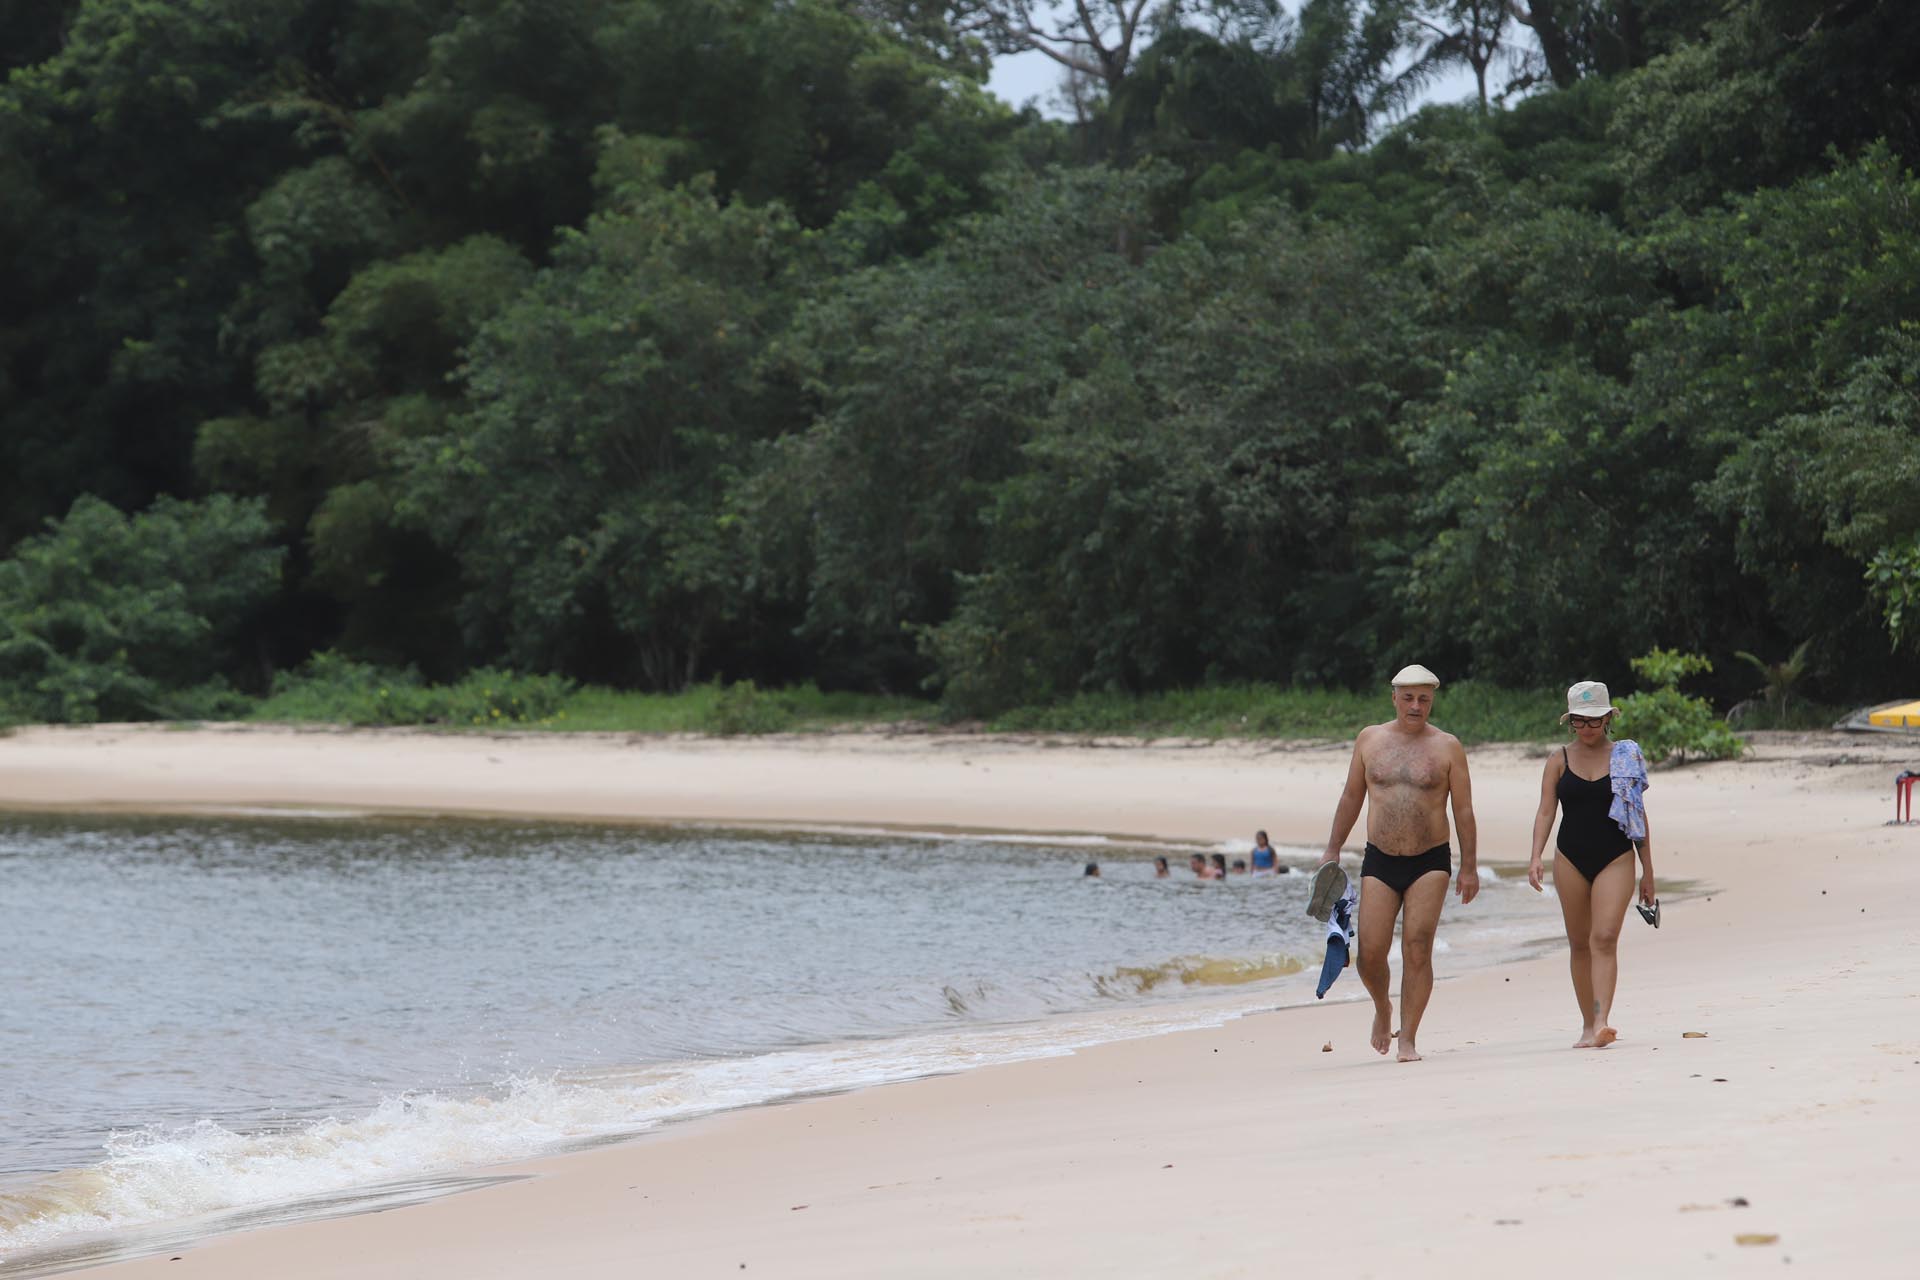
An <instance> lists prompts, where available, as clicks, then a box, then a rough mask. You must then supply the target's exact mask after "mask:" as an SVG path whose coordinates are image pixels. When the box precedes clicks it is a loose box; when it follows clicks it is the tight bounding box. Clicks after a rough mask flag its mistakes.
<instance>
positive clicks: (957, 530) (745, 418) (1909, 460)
mask: <svg viewBox="0 0 1920 1280" xmlns="http://www.w3.org/2000/svg"><path fill="white" fill-rule="evenodd" d="M1022 11H1023V6H1020V5H1017V4H1013V3H1004V2H1002V0H961V2H959V3H954V4H944V5H943V4H939V3H932V2H930V0H538V2H537V3H536V2H535V0H244V2H243V0H0V28H3V29H4V30H5V31H6V32H7V35H8V39H7V40H6V41H5V42H4V44H0V67H4V74H5V84H4V89H3V90H0V243H3V244H4V245H5V256H4V259H3V260H0V557H4V560H0V718H6V717H11V718H14V719H38V720H74V721H86V720H93V719H117V718H146V717H156V716H161V717H164V716H191V715H206V714H221V713H228V714H231V713H234V709H235V708H237V707H242V706H245V705H248V703H247V701H246V700H248V699H252V698H257V697H261V696H264V695H266V694H267V693H268V692H269V691H270V690H272V689H273V688H274V687H275V685H276V681H278V682H281V688H282V689H283V691H284V689H285V688H287V687H288V686H286V684H285V682H286V681H287V680H288V679H290V678H293V679H297V678H299V675H300V673H301V672H302V671H303V670H304V671H305V672H307V673H308V674H309V675H311V674H312V673H313V672H314V670H315V668H314V666H313V665H312V664H313V663H314V662H315V661H316V659H317V661H318V662H319V663H320V664H321V668H323V669H325V670H326V671H331V672H334V673H336V674H337V673H339V672H341V671H345V672H347V673H349V675H353V673H359V674H358V675H354V676H353V678H356V679H359V678H363V677H364V678H373V677H370V676H368V673H369V672H374V673H376V675H377V673H378V672H386V671H392V672H407V671H408V670H409V669H410V670H411V672H413V673H414V674H413V675H411V676H408V677H407V678H408V679H410V680H413V681H415V682H444V683H448V684H452V683H455V682H458V681H460V680H461V679H462V678H463V677H466V676H469V675H470V674H471V673H474V672H476V671H480V672H483V673H500V678H501V679H502V680H507V679H510V678H512V677H509V676H507V675H506V674H505V673H508V672H512V673H517V674H518V675H520V676H525V677H540V678H542V679H545V680H547V681H548V684H543V685H541V686H540V687H542V688H547V687H549V685H550V684H551V681H552V680H554V679H557V680H559V681H561V682H563V683H564V682H566V681H579V682H587V683H592V684H596V685H603V686H609V687H612V688H616V689H645V690H660V691H674V690H682V689H686V688H688V687H690V686H695V685H702V684H705V683H706V682H709V681H713V680H721V681H726V682H733V681H746V680H752V681H755V682H757V683H758V684H759V685H760V686H761V687H769V686H786V685H796V684H804V683H812V684H814V685H816V686H818V688H820V689H823V690H827V691H835V690H847V691H860V692H866V693H874V694H888V695H895V696H899V695H910V696H937V697H938V698H939V699H941V702H942V705H943V707H944V708H945V709H946V710H947V711H948V712H950V713H952V714H957V715H992V714H997V713H1001V712H1004V711H1006V710H1007V709H1009V708H1014V707H1023V706H1025V707H1031V706H1040V705H1046V704H1049V703H1056V702H1060V701H1063V700H1066V699H1070V698H1074V697H1076V696H1085V695H1089V694H1108V693H1151V692H1155V691H1160V690H1167V689H1179V688H1194V687H1199V686H1212V685H1229V684H1236V683H1244V682H1252V681H1260V682H1268V683H1271V684H1278V685H1293V686H1313V687H1326V688H1352V687H1360V686H1367V687H1371V686H1374V685H1376V684H1377V682H1378V681H1379V679H1380V677H1381V673H1382V672H1384V671H1387V670H1390V669H1392V668H1393V667H1395V666H1397V665H1399V664H1400V663H1401V662H1403V661H1406V660H1411V659H1417V660H1419V661H1421V662H1425V663H1427V664H1428V665H1430V666H1432V667H1434V668H1435V669H1437V670H1439V671H1441V672H1442V673H1444V674H1446V675H1447V676H1448V677H1449V678H1450V679H1451V678H1453V677H1455V676H1459V677H1471V678H1473V679H1474V680H1475V681H1478V682H1481V683H1483V684H1486V685H1509V686H1518V687H1533V688H1538V687H1547V686H1554V685H1559V684H1564V683H1566V682H1567V681H1570V680H1573V679H1577V678H1584V677H1599V678H1605V679H1608V680H1610V681H1613V682H1615V684H1616V687H1617V688H1622V689H1627V688H1632V687H1633V686H1634V683H1635V682H1634V678H1633V676H1632V674H1631V672H1630V671H1629V668H1628V660H1629V659H1631V658H1633V657H1635V656H1638V655H1640V654H1643V653H1645V652H1647V651H1648V650H1650V649H1652V648H1654V647H1656V646H1662V647H1666V648H1669V649H1674V650H1681V651H1690V652H1697V653H1700V654H1703V655H1706V656H1707V657H1708V658H1710V659H1712V660H1713V661H1714V662H1715V664H1716V667H1715V672H1714V674H1713V675H1712V676H1711V677H1707V678H1704V680H1703V681H1701V682H1700V683H1698V684H1696V686H1695V687H1697V688H1699V689H1701V690H1703V691H1705V692H1709V693H1711V694H1713V695H1714V696H1715V697H1716V698H1717V699H1718V700H1719V701H1721V702H1722V704H1723V705H1724V704H1725V703H1728V702H1731V701H1733V700H1735V699H1737V698H1740V697H1743V696H1745V695H1746V694H1748V693H1749V692H1751V691H1752V689H1753V687H1755V684H1756V681H1757V679H1758V674H1757V673H1756V672H1755V671H1754V670H1753V669H1752V666H1750V665H1746V664H1743V663H1741V662H1739V661H1736V660H1735V655H1736V654H1738V653H1742V652H1744V653H1746V654H1750V655H1754V656H1755V658H1756V659H1757V664H1758V665H1773V664H1779V665H1780V667H1781V668H1782V669H1790V670H1792V671H1794V672H1798V673H1801V674H1802V678H1801V680H1800V682H1799V686H1798V687H1799V689H1800V691H1801V692H1802V693H1808V692H1811V693H1812V694H1814V695H1815V696H1819V697H1823V698H1826V699H1828V700H1832V701H1839V700H1844V699H1848V698H1856V697H1862V698H1864V697H1868V696H1887V695H1888V694H1890V693H1901V692H1912V689H1911V687H1910V686H1908V685H1903V681H1905V680H1908V679H1910V676H1911V672H1912V671H1913V667H1912V663H1911V655H1912V654H1913V651H1914V649H1915V647H1916V642H1920V489H1917V488H1916V485H1920V178H1917V177H1916V173H1915V167H1916V165H1917V164H1920V5H1914V4H1912V3H1909V2H1908V0H1551V2H1550V0H1532V3H1530V4H1527V3H1516V4H1512V5H1501V4H1490V3H1485V2H1479V3H1475V2H1473V0H1433V2H1418V0H1305V3H1302V4H1298V5H1289V6H1285V7H1280V6H1275V5H1272V4H1268V3H1262V2H1261V0H1237V2H1236V0H1227V2H1222V3H1190V4H1186V5H1178V4H1173V3H1162V4H1158V5H1153V6H1149V9H1148V11H1147V13H1146V24H1145V25H1144V26H1143V28H1142V30H1141V31H1140V32H1137V33H1136V32H1133V31H1115V30H1112V29H1108V28H1102V29H1101V31H1100V32H1098V33H1095V34H1096V35H1097V37H1098V38H1097V39H1093V40H1091V42H1090V44H1089V45H1088V46H1086V47H1087V48H1090V49H1093V50H1095V51H1097V52H1098V54H1099V55H1100V57H1099V58H1098V59H1096V61H1095V63H1094V64H1090V65H1091V66H1092V69H1093V71H1094V72H1097V74H1091V73H1089V72H1088V71H1087V70H1086V69H1084V68H1083V69H1082V70H1080V71H1078V72H1076V73H1075V74H1074V78H1073V81H1072V85H1071V91H1070V93H1069V95H1068V97H1069V99H1070V101H1071V104H1072V108H1073V115H1074V118H1073V119H1071V120H1069V121H1057V120H1050V119H1044V118H1042V117H1041V116H1040V115H1038V114H1037V113H1035V112H1033V111H1031V110H1028V111H1024V112H1016V111H1014V110H1011V109H1009V108H1008V107H1006V106H1004V105H1003V104H1001V103H999V102H998V101H997V100H996V99H994V98H992V97H991V96H989V95H988V94H987V93H986V92H985V89H984V82H985V74H986V68H987V65H988V62H989V59H990V57H991V55H992V54H994V53H995V52H1005V51H1008V50H1011V49H1014V48H1017V47H1020V45H1021V44H1022V40H1023V37H1022V34H1021V27H1020V24H1019V21H1018V19H1019V16H1020V13H1021V12H1022ZM1120 11H1121V12H1124V10H1120ZM1027 42H1028V43H1031V40H1030V39H1029V40H1028V41H1027ZM1460 66H1466V67H1469V68H1472V69H1474V70H1475V71H1477V72H1478V73H1479V74H1480V82H1481V83H1482V84H1484V85H1485V98H1484V100H1483V101H1475V100H1469V101H1468V102H1466V103H1464V104H1461V105H1453V106H1433V105H1430V106H1426V107H1424V108H1422V109H1420V110H1418V111H1416V112H1413V113H1411V114H1409V113H1408V112H1407V109H1406V108H1407V104H1408V103H1409V102H1410V101H1411V100H1413V98H1414V97H1415V96H1416V95H1417V94H1418V92H1419V90H1420V89H1421V87H1422V85H1423V84H1424V83H1426V82H1428V80H1429V79H1430V78H1431V76H1433V75H1434V74H1436V73H1438V72H1440V71H1442V70H1445V69H1447V68H1450V67H1460ZM1790 655H1791V657H1790ZM380 692H381V695H382V696H385V695H386V692H387V690H386V688H385V687H382V688H381V690H380Z"/></svg>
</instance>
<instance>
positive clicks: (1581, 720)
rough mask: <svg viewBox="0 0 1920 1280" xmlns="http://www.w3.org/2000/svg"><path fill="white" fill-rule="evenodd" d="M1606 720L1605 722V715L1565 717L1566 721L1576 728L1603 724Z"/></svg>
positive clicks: (1589, 727) (1588, 727)
mask: <svg viewBox="0 0 1920 1280" xmlns="http://www.w3.org/2000/svg"><path fill="white" fill-rule="evenodd" d="M1606 722H1607V718H1606V717H1605V716H1568V717H1567V723H1568V724H1570V725H1572V726H1573V727H1574V728H1576V729H1591V728H1593V727H1594V726H1595V725H1602V724H1605V723H1606Z"/></svg>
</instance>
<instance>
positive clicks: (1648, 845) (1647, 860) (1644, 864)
mask: <svg viewBox="0 0 1920 1280" xmlns="http://www.w3.org/2000/svg"><path fill="white" fill-rule="evenodd" d="M1634 849H1635V850H1636V851H1637V852H1638V853H1639V855H1640V901H1642V902H1644V903H1646V904H1647V905H1648V906H1652V905H1653V900H1654V899H1655V898H1657V897H1659V896H1660V895H1659V894H1658V893H1656V892H1655V891H1654V889H1655V886H1654V883H1653V819H1652V818H1651V817H1649V818H1648V819H1647V834H1646V835H1644V836H1641V837H1640V839H1639V840H1637V841H1636V842H1635V843H1634Z"/></svg>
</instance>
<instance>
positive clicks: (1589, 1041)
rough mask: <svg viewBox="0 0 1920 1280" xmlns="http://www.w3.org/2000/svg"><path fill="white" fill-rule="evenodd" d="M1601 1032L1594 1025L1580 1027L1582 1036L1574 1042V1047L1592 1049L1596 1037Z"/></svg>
mask: <svg viewBox="0 0 1920 1280" xmlns="http://www.w3.org/2000/svg"><path fill="white" fill-rule="evenodd" d="M1599 1034H1600V1033H1599V1032H1598V1031H1596V1030H1595V1029H1594V1028H1592V1027H1582V1028H1580V1038H1579V1039H1578V1040H1575V1041H1574V1042H1573V1047H1574V1048H1576V1049H1591V1048H1593V1046H1594V1037H1595V1036H1597V1035H1599Z"/></svg>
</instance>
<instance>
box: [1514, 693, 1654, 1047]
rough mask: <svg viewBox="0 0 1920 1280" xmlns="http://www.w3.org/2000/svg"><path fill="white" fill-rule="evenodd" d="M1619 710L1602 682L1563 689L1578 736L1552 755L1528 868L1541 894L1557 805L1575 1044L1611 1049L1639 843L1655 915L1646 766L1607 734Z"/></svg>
mask: <svg viewBox="0 0 1920 1280" xmlns="http://www.w3.org/2000/svg"><path fill="white" fill-rule="evenodd" d="M1614 714H1615V708H1614V706H1613V703H1612V702H1611V701H1610V700H1609V698H1608V696H1607V686H1606V685H1604V684H1601V683H1600V682H1599V681H1598V680H1583V681H1581V682H1580V683H1579V684H1576V685H1574V686H1573V687H1572V688H1570V689H1568V690H1567V710H1566V713H1565V714H1564V715H1562V716H1561V717H1560V720H1561V723H1563V724H1567V725H1569V726H1571V728H1572V730H1573V741H1572V742H1570V743H1568V744H1567V745H1566V746H1564V747H1561V748H1559V749H1558V750H1556V751H1555V752H1554V753H1553V754H1552V755H1550V756H1548V757H1547V767H1546V771H1545V773H1544V774H1542V776H1541V779H1540V809H1539V811H1538V812H1537V813H1536V814H1535V815H1534V819H1533V857H1532V859H1531V860H1530V861H1529V862H1528V864H1527V883H1528V884H1530V885H1532V886H1533V887H1534V889H1535V890H1538V889H1539V888H1540V887H1541V884H1540V880H1541V861H1540V859H1541V854H1542V853H1543V852H1544V851H1545V849H1546V846H1547V832H1548V831H1550V830H1551V829H1552V828H1553V811H1554V809H1555V807H1558V808H1559V810H1560V834H1559V838H1558V839H1557V840H1556V841H1555V848H1556V850H1557V852H1556V853H1555V854H1554V858H1553V890H1554V893H1555V894H1556V895H1557V896H1558V897H1559V899H1560V914H1561V916H1562V917H1563V918H1564V919H1565V921H1566V925H1567V945H1568V947H1569V948H1570V949H1571V951H1572V955H1571V956H1570V958H1569V967H1570V968H1571V969H1572V972H1573V994H1574V996H1575V998H1576V999H1578V1000H1579V1002H1580V1017H1581V1020H1582V1025H1581V1029H1580V1038H1579V1039H1578V1040H1577V1041H1575V1042H1574V1045H1573V1047H1574V1048H1576V1049H1600V1048H1605V1047H1606V1046H1607V1045H1609V1044H1612V1043H1613V1041H1614V1038H1615V1036H1616V1033H1615V1031H1614V1029H1613V1027H1612V1026H1611V1025H1610V1020H1611V1018H1612V1014H1613V992H1614V987H1615V986H1616V984H1617V983H1618V980H1619V976H1620V962H1619V954H1618V944H1619V941H1620V925H1621V922H1622V921H1624V920H1625V919H1626V917H1627V903H1629V902H1630V901H1632V900H1633V896H1634V885H1633V879H1634V876H1633V866H1634V864H1633V859H1631V858H1629V857H1627V856H1626V855H1627V854H1628V853H1629V852H1631V851H1632V850H1634V849H1635V848H1636V847H1638V849H1639V854H1640V865H1641V868H1642V871H1641V876H1640V901H1641V903H1642V904H1643V905H1642V914H1643V915H1646V916H1647V919H1648V921H1649V923H1658V920H1659V912H1658V907H1659V899H1658V898H1657V897H1656V896H1655V894H1654V883H1653V844H1652V837H1651V835H1650V834H1649V832H1648V828H1647V811H1646V807H1645V805H1644V804H1642V803H1641V799H1640V793H1641V792H1643V791H1644V790H1646V787H1647V764H1646V760H1645V758H1644V757H1642V756H1641V754H1640V747H1639V745H1638V744H1637V743H1634V742H1632V741H1623V742H1614V741H1612V740H1611V738H1610V736H1609V733H1608V730H1609V727H1610V726H1611V724H1612V722H1613V717H1614ZM1649 909H1651V911H1649Z"/></svg>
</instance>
